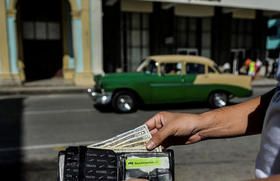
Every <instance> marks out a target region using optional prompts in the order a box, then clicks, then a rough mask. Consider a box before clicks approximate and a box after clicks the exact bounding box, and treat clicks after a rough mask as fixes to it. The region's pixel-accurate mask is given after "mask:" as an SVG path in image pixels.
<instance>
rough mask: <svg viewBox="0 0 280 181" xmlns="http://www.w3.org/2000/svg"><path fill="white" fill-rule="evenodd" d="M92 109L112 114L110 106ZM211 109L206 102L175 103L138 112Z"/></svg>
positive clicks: (158, 105)
mask: <svg viewBox="0 0 280 181" xmlns="http://www.w3.org/2000/svg"><path fill="white" fill-rule="evenodd" d="M235 104H237V103H235V102H230V103H229V105H235ZM93 107H94V108H95V109H96V110H98V111H99V112H101V113H112V112H114V110H113V108H112V106H110V105H107V106H104V105H93ZM203 108H209V109H212V108H211V107H210V106H209V105H208V103H206V102H188V103H177V104H152V105H141V106H140V107H139V110H144V111H165V110H166V111H167V110H180V109H182V110H185V109H203Z"/></svg>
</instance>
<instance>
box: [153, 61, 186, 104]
mask: <svg viewBox="0 0 280 181" xmlns="http://www.w3.org/2000/svg"><path fill="white" fill-rule="evenodd" d="M159 68H160V71H159V72H160V73H159V74H158V75H154V76H153V79H152V81H151V83H150V86H151V90H152V100H153V102H154V103H172V102H181V101H182V98H183V97H184V89H183V88H182V83H183V81H184V78H183V76H182V62H175V63H174V62H165V63H160V65H159Z"/></svg>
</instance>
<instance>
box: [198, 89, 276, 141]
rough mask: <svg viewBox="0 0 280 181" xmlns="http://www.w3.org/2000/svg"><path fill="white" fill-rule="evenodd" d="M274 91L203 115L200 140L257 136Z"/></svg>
mask: <svg viewBox="0 0 280 181" xmlns="http://www.w3.org/2000/svg"><path fill="white" fill-rule="evenodd" d="M274 91H275V90H274V89H273V90H272V91H270V92H268V93H266V94H264V95H263V96H260V97H257V98H255V99H252V100H249V101H247V102H244V103H241V104H237V105H234V106H228V107H224V108H221V109H217V110H213V111H210V112H206V113H203V114H202V115H201V116H202V121H203V123H202V124H201V125H202V127H201V128H200V131H199V134H200V135H201V137H202V138H212V137H232V136H240V135H251V134H258V133H260V132H261V130H262V125H263V121H264V117H265V113H266V110H267V107H268V105H269V103H270V100H271V98H272V96H273V94H274Z"/></svg>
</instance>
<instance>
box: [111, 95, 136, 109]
mask: <svg viewBox="0 0 280 181" xmlns="http://www.w3.org/2000/svg"><path fill="white" fill-rule="evenodd" d="M112 106H113V108H114V110H115V111H116V112H119V113H129V112H134V111H136V109H137V103H136V97H135V95H134V94H133V93H131V92H128V91H120V92H117V93H116V94H115V95H114V96H113V100H112Z"/></svg>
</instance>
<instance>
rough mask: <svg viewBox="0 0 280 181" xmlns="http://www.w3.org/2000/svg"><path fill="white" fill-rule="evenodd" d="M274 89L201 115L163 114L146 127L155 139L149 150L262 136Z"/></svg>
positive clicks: (151, 142)
mask: <svg viewBox="0 0 280 181" xmlns="http://www.w3.org/2000/svg"><path fill="white" fill-rule="evenodd" d="M274 92H275V90H272V91H270V92H268V93H266V94H265V95H263V96H261V97H257V98H255V99H252V100H249V101H247V102H244V103H241V104H237V105H234V106H228V107H224V108H221V109H216V110H213V111H209V112H205V113H202V114H199V115H195V114H179V113H167V112H162V113H158V114H156V115H155V116H154V117H152V118H151V119H150V120H148V121H147V122H146V123H145V124H146V125H147V126H148V128H149V129H150V131H151V133H152V135H153V137H152V139H151V140H150V141H149V142H148V144H147V149H153V148H155V147H156V146H158V145H162V146H163V147H164V148H165V147H168V146H170V145H177V144H189V143H196V142H198V141H200V140H203V139H209V138H223V137H233V136H241V135H251V134H257V133H260V132H261V130H262V124H263V120H264V116H265V113H266V109H267V107H268V105H269V103H270V100H271V98H272V96H273V94H274Z"/></svg>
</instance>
